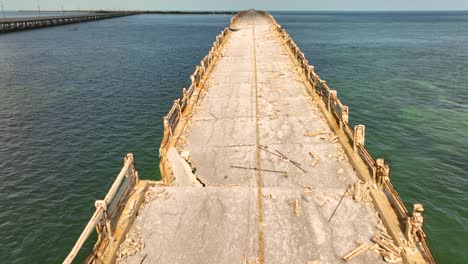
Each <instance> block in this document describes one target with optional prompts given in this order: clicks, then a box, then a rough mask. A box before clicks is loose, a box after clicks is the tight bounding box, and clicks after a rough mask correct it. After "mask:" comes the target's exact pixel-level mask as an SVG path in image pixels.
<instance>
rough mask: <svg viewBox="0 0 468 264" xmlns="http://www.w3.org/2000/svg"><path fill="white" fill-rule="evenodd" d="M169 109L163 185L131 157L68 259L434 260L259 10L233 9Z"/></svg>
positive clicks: (310, 75) (293, 50)
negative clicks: (90, 242)
mask: <svg viewBox="0 0 468 264" xmlns="http://www.w3.org/2000/svg"><path fill="white" fill-rule="evenodd" d="M191 81H192V84H191V86H190V87H189V88H188V89H183V97H182V98H181V99H178V100H176V101H175V102H174V105H173V107H172V108H171V110H170V111H169V113H168V115H167V116H166V117H165V118H164V138H163V140H162V142H161V147H160V149H159V154H160V169H161V174H162V181H160V182H150V181H141V180H140V179H139V176H138V171H137V170H136V167H135V163H134V158H133V155H132V154H127V156H126V157H125V159H124V166H123V168H122V170H121V171H120V173H119V175H118V176H117V178H116V180H115V182H114V183H113V185H112V186H111V188H110V190H109V192H108V193H107V195H106V196H105V198H104V200H98V201H96V203H95V206H96V211H95V212H94V214H93V216H92V217H91V219H90V221H89V222H88V224H87V225H86V227H85V229H84V231H83V232H82V234H81V236H80V237H79V239H78V241H77V242H76V244H75V246H74V247H73V249H72V250H71V252H70V254H69V255H68V257H67V258H66V259H65V261H64V263H66V264H69V263H72V261H73V260H74V259H75V257H76V256H77V254H78V252H79V251H80V249H81V248H82V246H83V245H84V243H85V241H86V239H88V238H89V237H90V235H91V233H92V232H93V229H94V228H96V230H97V233H98V241H97V242H96V244H95V247H94V249H93V250H92V253H91V254H90V255H89V257H88V259H87V261H86V263H114V262H117V263H139V264H141V263H243V264H248V263H262V264H263V263H307V264H324V263H344V262H349V263H384V262H387V263H401V262H404V263H411V264H413V263H417V264H419V263H431V264H432V263H435V261H434V259H433V257H432V255H431V252H430V250H429V248H428V246H427V243H426V241H425V234H424V231H423V222H424V217H423V213H422V212H423V206H422V205H420V204H415V205H414V206H413V213H412V215H410V213H409V212H408V209H407V208H406V206H405V204H404V203H403V201H402V200H401V198H400V196H399V195H398V193H397V192H396V190H395V189H394V187H393V185H392V184H391V181H390V168H389V167H388V166H387V165H386V164H385V161H384V160H383V159H377V160H374V159H373V158H372V156H371V155H370V154H369V152H368V151H367V149H366V148H365V127H364V126H363V125H356V126H355V127H354V130H353V129H352V128H351V127H350V126H349V123H348V119H349V109H348V107H347V106H345V105H343V104H342V103H341V101H340V100H339V99H338V97H337V93H336V91H334V90H331V89H330V87H328V85H327V84H326V82H325V81H323V80H321V79H320V77H319V76H318V75H317V74H316V73H315V71H314V68H313V67H312V66H310V65H309V62H308V61H307V59H306V58H305V56H304V54H303V53H302V52H301V51H300V49H299V47H297V45H296V44H295V43H294V41H293V40H292V39H291V38H290V36H289V35H288V34H287V32H286V31H285V30H284V29H283V28H281V26H280V25H279V24H278V23H277V22H276V21H275V20H274V18H273V17H271V16H270V15H269V14H267V13H265V12H257V11H248V12H245V11H244V12H240V13H239V14H237V15H236V16H234V17H233V18H232V20H231V26H230V27H229V28H226V29H225V30H224V31H222V32H221V33H220V34H219V35H218V37H217V38H216V41H215V42H214V43H213V47H212V49H211V50H210V51H209V53H208V55H207V56H205V58H203V60H202V61H201V62H200V65H199V66H197V67H196V70H195V72H194V74H193V75H192V76H191Z"/></svg>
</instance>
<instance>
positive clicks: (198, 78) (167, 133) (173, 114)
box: [159, 12, 242, 184]
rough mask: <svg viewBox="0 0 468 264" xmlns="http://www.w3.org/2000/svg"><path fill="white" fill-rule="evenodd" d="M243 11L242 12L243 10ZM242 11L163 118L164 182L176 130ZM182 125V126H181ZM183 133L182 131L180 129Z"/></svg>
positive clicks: (220, 36) (183, 124) (223, 33)
mask: <svg viewBox="0 0 468 264" xmlns="http://www.w3.org/2000/svg"><path fill="white" fill-rule="evenodd" d="M241 13H242V12H241ZM239 17H240V13H238V14H236V15H235V16H233V17H232V18H231V24H230V26H229V27H227V28H225V29H224V30H223V31H221V33H220V34H219V35H217V36H216V39H215V41H214V42H213V46H212V47H211V49H210V50H209V52H208V54H207V55H206V56H205V57H204V58H203V59H202V60H201V61H200V63H199V65H198V66H196V68H195V71H194V73H193V74H192V75H190V80H191V84H190V86H189V88H188V89H186V88H183V89H182V98H180V99H177V100H175V101H174V104H173V105H172V108H171V109H170V110H169V113H168V114H167V115H166V116H165V117H164V118H163V122H164V136H163V140H162V141H161V145H160V147H159V156H160V159H161V161H160V166H161V168H160V169H161V174H162V178H163V182H164V183H165V184H169V182H170V179H169V174H170V170H169V165H168V163H167V159H166V156H165V155H166V152H167V150H168V149H169V147H170V146H172V145H173V144H175V142H176V141H177V140H178V139H179V136H178V135H175V134H176V130H180V129H179V127H181V128H183V127H184V126H185V124H186V122H185V121H186V118H185V117H187V116H189V115H190V112H191V109H192V108H191V106H193V105H195V104H196V103H197V102H198V100H199V99H200V97H201V96H202V94H203V92H204V81H205V79H206V78H207V76H208V73H209V72H210V71H211V69H212V68H213V66H214V64H215V61H216V60H217V58H219V57H220V55H221V50H222V47H223V45H224V43H225V42H226V39H227V38H228V37H229V35H230V33H231V30H232V27H233V26H235V25H236V24H237V22H238V21H239ZM179 125H180V126H179ZM179 133H181V131H179Z"/></svg>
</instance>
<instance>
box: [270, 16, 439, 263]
mask: <svg viewBox="0 0 468 264" xmlns="http://www.w3.org/2000/svg"><path fill="white" fill-rule="evenodd" d="M264 14H265V15H266V16H268V17H269V19H270V20H271V21H272V26H273V29H274V30H275V31H277V33H278V35H279V37H280V38H281V40H282V41H283V43H284V44H285V45H286V46H287V47H288V48H289V50H290V51H291V53H292V55H293V56H294V57H295V59H296V61H297V63H298V64H299V66H300V68H301V70H302V71H303V73H304V75H305V76H306V80H307V82H309V84H310V86H311V87H312V91H311V92H315V93H316V94H318V95H319V97H320V99H321V100H322V101H323V103H324V104H325V106H326V109H327V111H328V112H329V113H331V115H332V116H333V118H334V119H335V121H336V123H337V124H338V125H339V127H340V129H341V130H342V131H343V132H344V134H345V135H346V137H347V139H348V140H349V143H350V144H351V145H352V146H353V148H354V151H355V152H356V153H357V154H358V155H359V156H360V158H361V159H362V161H363V162H364V164H365V165H366V167H367V168H368V170H369V174H370V176H371V179H372V180H373V181H374V182H376V181H377V177H378V175H377V174H378V172H379V170H381V169H382V165H379V164H377V162H376V160H375V159H374V158H373V157H372V155H371V154H370V153H369V151H368V150H367V148H366V147H365V144H364V142H365V127H364V125H357V126H355V127H354V129H353V128H352V127H351V126H350V124H349V108H348V106H346V105H344V104H343V103H342V102H341V101H340V100H339V99H338V96H337V91H335V90H332V89H331V88H330V87H329V86H328V84H327V83H326V81H324V80H322V79H320V77H319V75H318V74H317V73H316V72H315V69H314V66H311V65H309V62H308V60H307V59H306V57H305V55H304V53H303V52H302V51H301V50H300V48H299V47H298V46H297V44H296V43H295V42H294V40H293V39H292V38H291V37H290V36H289V34H288V33H287V32H286V30H285V29H283V28H282V27H281V25H279V24H278V23H277V22H276V20H275V19H274V18H273V16H271V15H270V14H268V13H264ZM383 166H386V168H387V170H388V173H389V168H388V166H387V165H386V164H385V163H384V164H383ZM381 188H382V191H383V192H384V193H385V195H386V196H387V199H388V201H389V202H390V204H391V205H392V207H393V208H394V209H395V212H396V214H397V216H398V218H399V220H400V223H401V224H404V223H405V221H407V219H408V217H410V214H409V212H408V209H407V207H406V206H405V203H404V202H403V200H402V199H401V197H400V195H399V194H398V192H397V191H396V190H395V188H394V186H393V184H392V183H391V182H390V178H389V177H386V178H385V180H384V181H383V184H382V186H381ZM420 242H421V245H422V247H423V248H424V251H425V254H426V256H427V258H428V260H429V261H430V263H435V260H434V258H433V256H432V254H431V252H430V250H429V247H428V246H427V243H426V240H425V239H424V238H423V237H421V239H420Z"/></svg>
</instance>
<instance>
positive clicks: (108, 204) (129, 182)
mask: <svg viewBox="0 0 468 264" xmlns="http://www.w3.org/2000/svg"><path fill="white" fill-rule="evenodd" d="M138 182H139V177H138V171H137V169H136V167H135V161H134V158H133V155H132V154H127V155H126V156H125V158H124V165H123V167H122V169H121V170H120V173H119V174H118V175H117V178H116V179H115V181H114V183H113V184H112V186H111V188H110V189H109V191H108V193H107V194H106V196H105V198H104V200H97V201H96V202H95V207H96V210H95V212H94V214H93V216H92V217H91V219H90V220H89V222H88V224H87V225H86V227H85V228H84V230H83V232H82V233H81V235H80V237H79V238H78V240H77V241H76V243H75V245H74V247H73V249H72V250H71V251H70V253H69V254H68V256H67V258H66V259H65V260H64V261H63V263H64V264H69V263H72V262H73V260H74V259H75V257H76V256H77V254H78V252H79V251H80V249H81V248H82V247H83V244H84V243H85V242H86V240H87V239H88V238H89V236H90V235H91V233H92V232H93V230H94V229H96V231H97V233H98V241H97V242H96V244H95V246H94V250H95V249H97V248H100V247H102V246H103V245H104V246H105V245H106V244H107V243H108V242H109V241H111V240H113V239H114V234H115V232H116V227H117V222H118V219H119V215H120V214H121V213H122V211H123V210H122V207H123V206H125V204H126V203H127V201H128V199H129V197H130V195H131V194H132V191H133V190H134V188H135V186H136V185H137V184H138ZM94 250H93V251H94ZM97 257H98V256H96V254H91V255H90V256H89V257H88V260H87V261H86V262H87V263H89V262H92V261H93V260H95V258H97Z"/></svg>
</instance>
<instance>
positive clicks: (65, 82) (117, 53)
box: [0, 12, 468, 263]
mask: <svg viewBox="0 0 468 264" xmlns="http://www.w3.org/2000/svg"><path fill="white" fill-rule="evenodd" d="M274 15H275V17H277V19H278V21H279V22H280V23H281V24H282V25H283V26H284V27H285V28H286V29H287V30H288V32H289V33H290V34H291V35H292V36H293V38H294V39H295V40H296V42H297V43H298V44H299V46H300V47H301V48H302V49H303V51H304V52H305V53H306V55H307V57H308V58H309V60H310V62H311V63H312V64H314V65H315V66H316V69H317V71H318V73H319V74H320V75H321V77H322V78H323V79H326V80H327V81H328V83H329V84H330V86H331V87H333V88H334V89H336V90H338V95H339V97H340V98H341V99H342V101H343V102H344V103H345V104H347V105H349V106H350V110H351V122H353V123H354V124H357V123H363V124H365V125H366V127H367V141H366V144H367V146H368V147H369V148H370V150H371V152H372V153H373V154H374V156H376V157H377V156H382V157H385V158H386V159H387V160H390V161H391V164H392V172H391V177H392V181H393V183H394V185H395V186H396V188H397V189H398V191H399V192H400V193H401V195H402V197H403V199H404V200H405V202H406V203H407V204H408V205H411V204H412V203H416V202H421V203H423V204H424V205H425V207H426V231H427V233H428V239H429V242H430V244H431V245H432V250H433V253H434V255H435V256H436V258H437V260H438V261H439V262H440V263H468V262H467V260H468V253H467V252H466V250H465V249H466V248H467V246H468V228H467V227H468V209H467V206H466V205H467V204H468V194H466V190H468V174H467V171H468V140H467V139H466V137H465V133H466V132H468V90H467V88H466V87H467V86H466V84H467V83H468V75H467V74H466V72H468V30H466V29H467V28H468V13H453V12H452V13H274ZM229 18H230V17H227V16H182V15H181V16H169V15H167V16H165V15H141V16H132V17H124V18H117V19H111V20H104V21H98V22H92V23H84V24H79V25H78V27H79V30H78V31H74V30H73V28H74V27H75V26H76V25H69V26H61V27H54V28H46V29H41V30H34V31H25V32H18V33H12V34H5V35H1V36H0V100H1V101H0V172H1V174H0V180H1V182H2V184H0V234H1V235H0V256H1V257H2V261H1V262H5V263H59V262H61V261H62V260H63V258H64V257H65V256H66V254H67V253H68V251H69V250H70V249H71V247H72V246H73V243H74V242H75V240H76V239H77V238H78V236H79V234H80V232H81V230H82V228H83V226H84V225H85V223H86V222H87V221H88V219H89V217H90V216H91V214H92V212H93V211H94V209H93V203H94V200H96V199H102V198H103V197H104V195H105V193H106V192H107V190H108V188H109V186H110V185H111V183H112V181H113V180H114V178H115V176H116V174H117V173H118V171H119V169H120V167H121V165H122V158H123V156H124V155H125V153H127V152H133V153H134V154H135V157H136V161H137V165H138V169H139V171H140V175H141V177H143V178H147V179H157V178H159V169H158V158H157V157H158V147H159V143H160V140H161V136H162V117H163V116H164V115H165V114H166V113H167V111H168V110H169V108H170V106H171V105H172V101H173V100H174V99H176V98H177V97H179V96H180V94H181V88H182V87H183V86H186V85H187V84H188V82H189V78H188V77H189V75H190V74H191V73H192V72H193V69H194V67H195V65H196V64H197V63H198V62H199V60H200V59H201V58H203V56H204V55H205V54H206V53H207V51H208V50H209V48H210V47H211V43H212V41H213V40H214V38H215V36H216V35H217V34H218V33H219V32H220V31H221V30H222V29H223V28H224V27H225V26H226V25H227V24H228V21H229Z"/></svg>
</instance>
